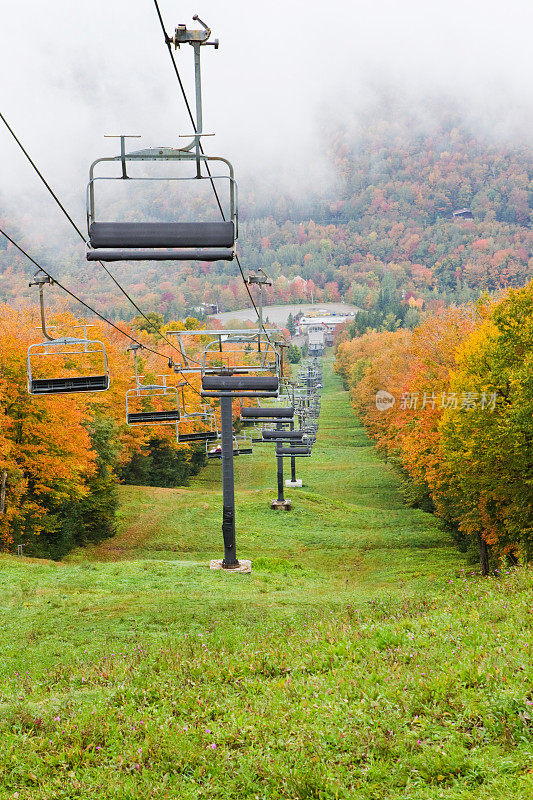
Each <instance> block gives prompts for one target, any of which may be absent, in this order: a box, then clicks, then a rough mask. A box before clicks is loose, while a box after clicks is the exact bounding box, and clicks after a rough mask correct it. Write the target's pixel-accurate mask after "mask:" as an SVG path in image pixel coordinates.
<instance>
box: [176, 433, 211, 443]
mask: <svg viewBox="0 0 533 800" xmlns="http://www.w3.org/2000/svg"><path fill="white" fill-rule="evenodd" d="M217 439H218V434H217V432H216V431H199V432H197V433H180V434H178V444H181V443H182V442H215V441H216V440H217Z"/></svg>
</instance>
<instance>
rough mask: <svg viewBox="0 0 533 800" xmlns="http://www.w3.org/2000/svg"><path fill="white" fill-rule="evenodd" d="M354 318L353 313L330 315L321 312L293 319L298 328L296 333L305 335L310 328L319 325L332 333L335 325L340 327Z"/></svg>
mask: <svg viewBox="0 0 533 800" xmlns="http://www.w3.org/2000/svg"><path fill="white" fill-rule="evenodd" d="M354 316H355V314H354V313H353V312H352V313H350V314H330V313H328V312H327V311H323V312H322V313H315V314H313V315H311V314H308V315H306V316H302V317H299V319H297V318H296V317H295V322H296V323H297V326H298V332H299V333H301V334H304V335H305V334H306V333H307V331H308V329H309V328H310V327H312V326H313V325H319V324H320V325H324V326H325V327H326V328H327V329H328V330H331V331H334V330H335V328H336V326H337V325H342V323H343V322H346V320H348V319H353V317H354Z"/></svg>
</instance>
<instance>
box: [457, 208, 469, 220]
mask: <svg viewBox="0 0 533 800" xmlns="http://www.w3.org/2000/svg"><path fill="white" fill-rule="evenodd" d="M452 216H453V218H454V219H474V215H473V214H472V212H471V211H470V209H469V208H458V209H457V211H454V212H453V215H452Z"/></svg>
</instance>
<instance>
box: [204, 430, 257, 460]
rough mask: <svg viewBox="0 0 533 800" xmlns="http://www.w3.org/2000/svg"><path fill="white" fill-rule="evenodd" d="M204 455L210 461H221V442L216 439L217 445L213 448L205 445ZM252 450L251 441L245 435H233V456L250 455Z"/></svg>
mask: <svg viewBox="0 0 533 800" xmlns="http://www.w3.org/2000/svg"><path fill="white" fill-rule="evenodd" d="M205 449H206V454H207V457H208V458H212V459H222V440H221V439H220V437H219V439H218V441H217V443H216V444H215V445H214V446H211V447H210V446H209V444H207V443H206V448H205ZM252 453H253V448H252V441H251V439H249V438H248V437H247V436H245V435H234V436H233V455H234V456H244V455H252Z"/></svg>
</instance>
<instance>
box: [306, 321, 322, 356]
mask: <svg viewBox="0 0 533 800" xmlns="http://www.w3.org/2000/svg"><path fill="white" fill-rule="evenodd" d="M325 338H326V329H325V326H324V325H321V324H318V325H311V326H310V327H309V328H308V330H307V347H308V349H309V355H310V356H322V355H324V346H325Z"/></svg>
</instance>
